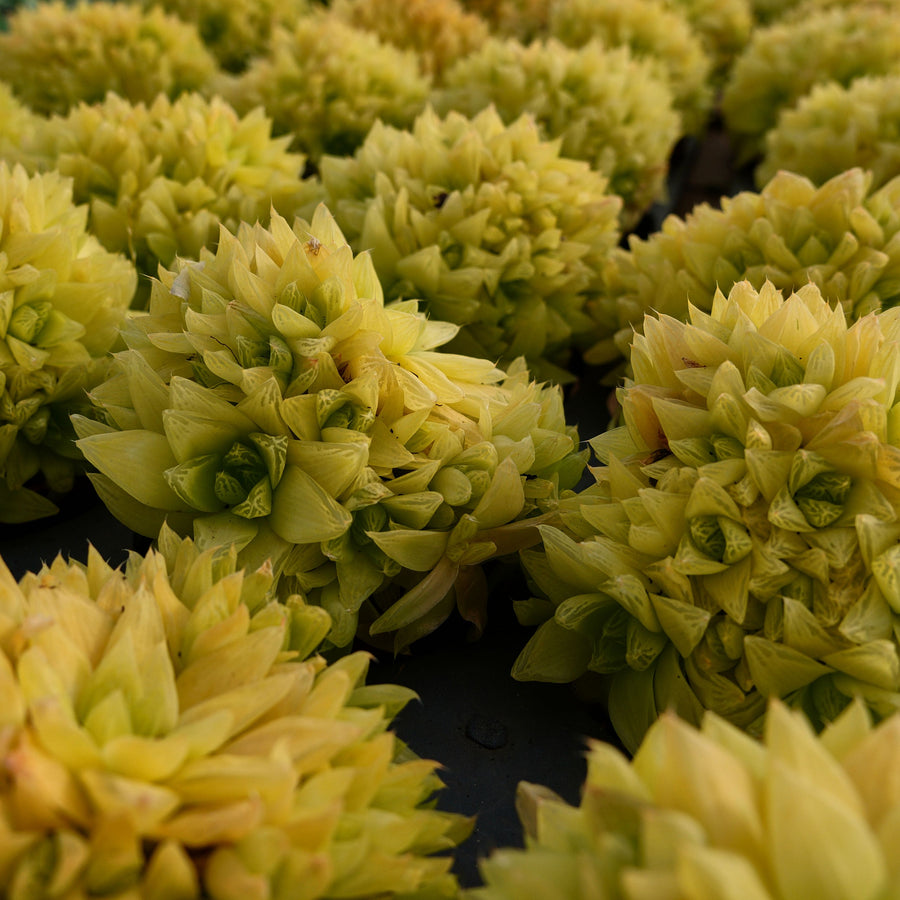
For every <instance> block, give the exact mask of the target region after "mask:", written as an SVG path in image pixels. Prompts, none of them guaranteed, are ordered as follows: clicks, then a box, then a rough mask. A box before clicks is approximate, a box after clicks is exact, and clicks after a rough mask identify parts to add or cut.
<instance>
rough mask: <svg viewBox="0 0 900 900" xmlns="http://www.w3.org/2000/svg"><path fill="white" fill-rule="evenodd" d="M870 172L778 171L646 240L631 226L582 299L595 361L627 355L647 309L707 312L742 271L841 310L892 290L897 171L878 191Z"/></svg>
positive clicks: (889, 295) (898, 269) (899, 190)
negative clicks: (811, 292)
mask: <svg viewBox="0 0 900 900" xmlns="http://www.w3.org/2000/svg"><path fill="white" fill-rule="evenodd" d="M870 184H871V174H870V173H866V172H863V171H862V170H861V169H850V170H848V171H846V172H842V173H841V174H840V175H836V176H835V177H834V178H832V179H830V180H829V181H827V182H826V183H825V184H823V185H822V186H820V187H816V186H815V185H814V184H813V183H812V182H811V181H810V180H809V179H808V178H805V177H803V176H802V175H798V174H795V173H792V172H787V171H781V172H779V173H778V174H777V175H775V176H774V177H773V178H772V179H771V180H770V181H769V182H768V183H767V184H766V186H765V187H764V188H763V189H762V191H760V192H759V193H755V192H752V191H744V192H741V193H739V194H736V195H735V196H733V197H724V198H722V201H721V205H720V207H713V206H710V205H709V204H706V203H703V204H700V205H698V206H696V207H694V209H693V210H692V211H691V212H690V213H689V214H688V215H687V216H685V217H684V218H681V217H680V216H675V215H670V216H667V217H666V219H665V220H664V221H663V224H662V227H661V228H660V230H659V231H658V232H655V233H654V234H652V235H650V236H649V237H648V238H646V239H642V238H638V237H637V236H635V235H632V236H631V237H630V238H629V241H628V249H627V250H625V249H622V248H616V249H614V250H613V251H612V253H611V254H610V256H609V258H608V259H609V264H608V266H607V268H606V271H605V272H604V278H605V280H606V289H605V291H604V293H603V294H602V295H601V296H599V297H596V298H592V300H591V301H589V303H588V311H589V314H590V315H592V316H593V317H594V319H595V320H596V321H597V323H598V324H597V329H598V332H599V333H600V334H601V335H602V337H601V339H600V340H599V341H598V342H597V343H596V344H595V345H594V346H593V347H592V348H590V349H589V350H588V351H586V353H585V357H586V359H587V360H588V361H589V362H591V363H593V364H603V363H608V362H612V361H614V360H616V359H619V358H622V357H624V358H625V359H627V358H628V356H629V353H630V343H631V339H632V336H633V333H634V330H635V329H637V330H640V328H641V327H642V322H643V317H644V315H645V313H647V312H650V311H651V310H652V311H654V312H658V313H664V314H666V315H669V316H673V317H674V318H677V319H684V318H685V317H686V315H687V310H688V301H690V303H691V304H693V305H694V306H696V307H698V308H699V309H701V310H705V311H709V310H710V308H711V307H712V302H713V297H714V295H715V292H716V290H717V289H721V290H722V291H724V292H726V293H727V292H728V290H729V289H730V288H731V286H732V285H734V284H736V283H737V282H739V281H743V280H747V281H749V282H751V284H753V286H754V287H755V288H761V287H762V285H763V284H764V283H765V282H766V281H771V282H772V283H773V284H774V285H775V286H776V287H777V288H779V289H780V290H782V291H792V290H795V289H796V288H799V287H801V286H802V285H804V284H807V283H813V284H815V285H816V286H817V287H818V288H819V289H820V290H821V292H822V294H823V295H824V296H825V297H826V298H827V300H828V301H829V302H830V303H831V304H832V305H839V306H841V307H842V308H843V310H844V312H845V314H846V315H847V317H848V319H850V320H853V319H857V318H859V317H861V316H863V315H866V314H867V313H869V312H872V311H873V310H879V309H882V308H885V307H889V306H893V305H894V304H895V303H896V302H897V301H898V298H900V290H898V280H897V279H898V277H900V238H898V237H897V233H898V231H900V212H898V210H897V202H898V198H900V179H895V180H893V181H891V182H889V183H888V184H886V185H884V186H883V187H881V188H879V189H878V190H877V191H874V192H873V191H872V190H871V188H870Z"/></svg>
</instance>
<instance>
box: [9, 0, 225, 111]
mask: <svg viewBox="0 0 900 900" xmlns="http://www.w3.org/2000/svg"><path fill="white" fill-rule="evenodd" d="M217 70H218V67H217V65H216V61H215V59H214V58H213V56H212V55H211V54H210V52H209V51H208V50H207V49H206V47H204V45H203V41H202V40H201V39H200V35H199V34H198V33H197V29H196V28H195V27H194V26H193V25H191V24H189V23H187V22H182V21H181V20H180V19H178V18H177V17H176V16H172V15H167V14H166V13H164V12H163V11H162V10H161V9H159V8H153V9H151V10H148V11H147V12H144V11H143V10H142V9H141V8H140V7H137V6H130V5H128V4H127V3H112V2H91V3H88V2H85V0H79V2H78V3H77V4H76V5H75V6H73V7H69V6H67V5H66V4H65V3H63V2H62V0H51V2H47V3H39V4H37V5H36V6H35V7H34V8H26V7H22V8H20V9H19V10H17V11H16V12H15V14H14V15H12V16H10V19H9V31H8V32H6V33H4V34H0V80H3V81H6V82H8V83H9V84H10V86H11V87H12V89H13V92H14V93H15V94H16V96H17V97H18V98H19V99H20V100H22V101H23V102H24V103H25V104H26V105H27V106H29V107H30V108H31V109H32V110H34V111H35V112H39V113H44V114H49V113H54V112H57V113H65V112H66V111H67V110H68V109H69V108H70V107H71V106H74V105H75V104H76V103H79V102H84V103H99V102H100V101H101V100H103V98H104V97H105V96H106V94H107V92H109V91H114V92H115V93H117V94H119V95H120V96H122V97H127V98H128V99H129V100H131V101H133V102H135V103H137V102H145V103H149V102H151V101H152V100H153V99H154V98H155V97H156V95H157V94H160V93H163V94H166V95H167V96H169V97H176V96H178V94H180V93H182V92H184V91H197V90H202V89H203V88H204V87H205V86H206V85H207V84H208V83H209V82H210V81H211V80H212V79H213V77H214V75H215V73H216V72H217Z"/></svg>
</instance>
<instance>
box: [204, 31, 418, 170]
mask: <svg viewBox="0 0 900 900" xmlns="http://www.w3.org/2000/svg"><path fill="white" fill-rule="evenodd" d="M218 88H219V89H220V92H221V93H222V94H223V96H224V97H225V98H226V99H227V100H228V101H229V102H231V103H232V104H233V105H234V106H235V108H236V109H237V110H238V111H240V112H242V113H246V112H249V111H250V110H252V109H254V108H256V107H257V106H262V107H263V108H264V109H265V111H266V115H268V116H270V117H271V118H272V121H273V124H274V131H275V133H276V134H279V135H281V134H290V135H291V136H292V139H293V147H294V148H295V149H297V150H299V151H300V152H302V153H305V154H307V155H308V156H309V157H310V158H311V159H312V160H313V161H314V162H316V161H318V159H319V157H320V156H321V155H322V154H323V153H333V154H338V155H340V154H344V153H352V152H353V151H354V150H355V149H356V148H357V147H358V146H359V145H360V144H361V143H362V141H363V139H364V138H365V136H366V134H367V133H368V131H369V129H370V128H371V127H372V125H374V124H375V122H376V121H377V120H379V119H380V120H381V121H382V122H385V123H387V124H389V125H396V126H397V127H399V128H405V127H406V126H408V125H410V124H411V123H412V121H413V119H415V117H416V116H417V115H418V114H419V113H420V112H421V111H422V110H423V109H424V107H425V103H426V100H427V98H428V92H429V90H430V88H431V81H430V79H429V78H428V77H426V76H425V75H424V74H422V73H421V72H420V69H419V60H418V56H417V55H416V53H415V52H414V51H412V50H401V49H400V48H398V47H394V46H393V45H392V44H388V43H384V42H382V41H381V40H379V38H378V36H377V35H375V34H373V33H371V32H368V31H364V30H362V29H360V28H354V27H353V26H352V25H349V24H347V23H346V22H344V21H342V20H341V19H340V18H339V17H337V16H335V15H329V14H325V13H321V14H310V15H308V16H303V17H301V18H300V19H298V20H297V22H296V24H294V25H293V26H292V27H291V28H290V29H288V28H278V29H276V30H275V31H274V32H273V34H272V39H271V42H270V47H269V51H268V53H267V54H266V55H265V56H261V57H258V58H257V59H255V60H254V61H253V62H252V63H251V65H250V66H249V67H248V68H247V71H246V72H244V73H243V75H241V76H239V77H237V78H234V79H226V80H223V81H222V82H221V83H220V84H219V85H218Z"/></svg>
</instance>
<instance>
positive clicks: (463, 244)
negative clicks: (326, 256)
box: [320, 108, 622, 380]
mask: <svg viewBox="0 0 900 900" xmlns="http://www.w3.org/2000/svg"><path fill="white" fill-rule="evenodd" d="M320 172H321V176H322V183H323V186H324V188H325V192H326V202H327V203H328V206H329V208H330V209H331V210H332V211H333V212H334V215H335V218H336V220H337V222H338V225H339V226H340V227H341V230H342V231H343V233H344V235H345V236H346V237H347V239H348V241H349V242H350V244H351V246H353V247H354V249H356V250H357V251H362V250H364V249H367V250H370V251H371V256H372V261H373V263H374V264H375V270H376V272H377V273H378V276H379V280H380V281H381V283H382V286H383V288H384V290H385V294H386V296H387V297H388V299H398V298H410V297H415V298H419V299H421V300H422V301H423V303H424V309H425V311H426V313H428V314H429V315H430V316H432V317H433V318H436V319H442V320H446V321H450V322H455V323H456V324H457V325H460V326H462V327H461V330H460V332H459V334H458V335H457V336H456V338H454V339H453V341H451V342H450V343H449V344H448V349H450V350H455V351H457V352H460V353H464V354H468V355H470V356H480V357H485V358H487V359H492V360H499V361H500V363H499V364H500V365H501V366H505V365H509V364H510V363H512V362H513V360H514V359H515V358H516V357H518V356H525V358H526V360H527V362H528V364H529V367H530V368H531V369H532V371H534V372H537V373H538V374H539V375H540V376H542V377H552V378H554V379H555V380H563V379H565V378H566V377H567V376H568V373H567V372H566V371H565V366H566V363H567V359H568V355H569V351H570V349H571V347H572V344H573V342H574V341H575V340H577V339H578V338H579V337H581V338H582V340H584V338H585V331H584V330H585V327H588V328H590V326H591V320H590V318H589V317H588V316H587V315H586V314H585V312H584V305H585V300H586V298H587V297H588V296H589V295H590V294H591V292H596V291H598V290H599V288H600V273H601V270H602V268H603V265H604V262H605V259H606V256H607V255H608V253H609V251H610V250H611V249H612V248H613V247H614V246H615V245H616V243H617V242H618V240H619V225H618V216H619V212H620V210H621V206H622V204H621V200H620V198H619V197H617V196H615V195H613V194H609V193H607V180H606V178H604V177H603V176H602V175H601V174H599V173H598V172H595V171H594V170H592V169H591V168H590V166H589V165H588V164H587V163H586V162H584V161H579V160H573V159H567V158H565V157H562V156H560V152H559V142H558V141H553V142H549V141H544V140H542V139H541V137H540V134H539V132H538V128H537V126H536V124H535V122H534V120H533V119H532V118H531V117H529V116H524V115H523V116H522V117H521V118H519V119H518V120H517V121H515V122H514V123H513V124H512V125H509V126H505V125H504V124H503V122H502V121H501V120H500V117H499V116H498V115H497V113H496V111H495V110H494V109H493V108H488V109H486V110H483V111H482V112H480V113H478V114H477V115H476V116H475V117H474V118H472V119H468V118H466V117H465V116H463V115H461V114H459V113H455V112H451V113H449V114H448V115H447V116H446V117H445V118H443V119H442V118H439V117H438V116H437V115H436V114H435V113H434V112H433V111H432V110H430V109H429V110H426V112H424V113H422V115H420V116H419V117H418V118H417V119H416V121H415V123H414V124H413V126H412V129H411V130H410V131H402V130H399V129H396V128H391V127H389V126H387V125H382V124H381V123H377V124H376V125H375V126H373V128H372V131H371V132H370V133H369V135H368V137H367V138H366V140H365V142H364V143H363V145H362V146H361V147H360V148H359V150H357V152H356V154H355V156H353V157H325V158H324V159H323V160H322V163H321V167H320ZM568 377H570V376H568Z"/></svg>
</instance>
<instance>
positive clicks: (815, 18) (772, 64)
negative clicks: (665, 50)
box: [721, 3, 900, 164]
mask: <svg viewBox="0 0 900 900" xmlns="http://www.w3.org/2000/svg"><path fill="white" fill-rule="evenodd" d="M898 54H900V17H898V15H897V10H896V8H891V7H890V6H889V5H886V4H875V3H873V4H867V3H854V4H852V5H849V6H846V7H844V6H837V7H834V8H827V9H822V10H817V9H813V10H809V11H808V14H806V15H804V16H803V17H802V18H797V19H796V20H792V21H789V22H776V23H774V24H772V25H769V26H767V27H764V28H757V29H756V30H755V31H754V33H753V35H752V36H751V38H750V42H749V43H748V44H747V46H746V48H745V49H744V50H743V52H742V53H741V54H740V56H739V57H738V58H737V59H736V60H735V63H734V65H733V66H732V69H731V73H730V75H729V78H728V81H727V82H726V84H725V87H724V89H723V92H722V102H721V109H722V114H723V116H724V120H725V125H726V128H727V130H728V132H729V134H730V135H731V138H732V141H733V143H734V145H735V151H736V160H737V162H738V164H740V163H744V162H748V161H749V160H751V159H754V158H755V157H756V156H758V155H759V154H760V153H761V152H762V150H763V141H764V140H765V135H766V132H768V131H769V130H770V129H771V128H774V127H775V125H776V123H777V121H778V114H779V112H780V111H781V110H782V109H788V108H790V107H792V106H794V105H795V104H796V103H797V101H799V100H800V98H801V97H803V96H804V95H805V94H807V93H809V91H810V90H811V89H812V88H813V87H814V86H815V85H816V84H820V83H823V82H826V81H834V82H837V83H838V84H842V85H845V86H846V85H849V84H850V83H851V82H852V81H853V80H854V79H856V78H859V77H860V76H862V75H883V74H888V73H890V72H891V71H892V70H896V68H897V58H898Z"/></svg>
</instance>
